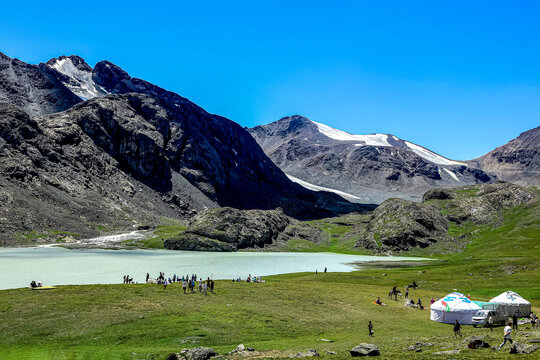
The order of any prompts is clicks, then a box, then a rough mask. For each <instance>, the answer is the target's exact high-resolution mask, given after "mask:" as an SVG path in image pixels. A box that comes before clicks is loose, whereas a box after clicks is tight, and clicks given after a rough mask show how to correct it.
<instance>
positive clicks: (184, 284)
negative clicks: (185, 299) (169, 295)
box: [182, 280, 187, 294]
mask: <svg viewBox="0 0 540 360" xmlns="http://www.w3.org/2000/svg"><path fill="white" fill-rule="evenodd" d="M186 287H187V282H186V280H184V281H182V289H184V294H185V293H186Z"/></svg>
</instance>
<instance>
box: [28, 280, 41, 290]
mask: <svg viewBox="0 0 540 360" xmlns="http://www.w3.org/2000/svg"><path fill="white" fill-rule="evenodd" d="M30 287H31V288H37V287H43V283H42V282H41V281H35V280H32V282H31V283H30Z"/></svg>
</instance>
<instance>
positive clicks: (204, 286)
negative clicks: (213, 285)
mask: <svg viewBox="0 0 540 360" xmlns="http://www.w3.org/2000/svg"><path fill="white" fill-rule="evenodd" d="M202 288H203V293H204V295H208V292H207V291H206V290H207V289H208V285H206V282H204V283H203V285H202Z"/></svg>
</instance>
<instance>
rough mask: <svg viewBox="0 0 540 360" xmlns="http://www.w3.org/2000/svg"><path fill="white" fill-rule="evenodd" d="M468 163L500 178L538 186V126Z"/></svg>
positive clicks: (539, 140)
mask: <svg viewBox="0 0 540 360" xmlns="http://www.w3.org/2000/svg"><path fill="white" fill-rule="evenodd" d="M468 164H469V165H470V166H473V167H477V168H479V169H482V170H483V171H488V172H490V173H493V174H496V175H497V177H498V178H499V179H500V180H505V181H511V182H513V183H516V184H519V185H536V186H540V126H538V127H536V128H534V129H531V130H529V131H525V132H524V133H522V134H521V135H519V136H518V137H517V138H515V139H513V140H512V141H510V142H508V143H507V144H505V145H502V146H499V147H498V148H496V149H495V150H493V151H490V152H489V153H487V154H486V155H484V156H482V157H479V158H477V159H474V160H470V161H468Z"/></svg>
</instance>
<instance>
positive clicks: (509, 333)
mask: <svg viewBox="0 0 540 360" xmlns="http://www.w3.org/2000/svg"><path fill="white" fill-rule="evenodd" d="M510 325H512V322H511V321H509V322H508V323H507V324H506V327H505V328H504V335H503V342H502V344H501V345H499V349H502V347H503V346H504V344H506V342H507V341H510V344H513V342H512V328H511V327H510Z"/></svg>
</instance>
